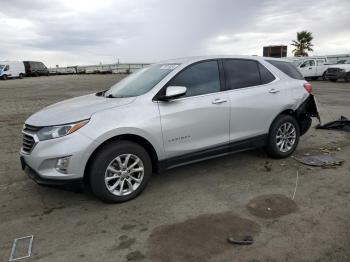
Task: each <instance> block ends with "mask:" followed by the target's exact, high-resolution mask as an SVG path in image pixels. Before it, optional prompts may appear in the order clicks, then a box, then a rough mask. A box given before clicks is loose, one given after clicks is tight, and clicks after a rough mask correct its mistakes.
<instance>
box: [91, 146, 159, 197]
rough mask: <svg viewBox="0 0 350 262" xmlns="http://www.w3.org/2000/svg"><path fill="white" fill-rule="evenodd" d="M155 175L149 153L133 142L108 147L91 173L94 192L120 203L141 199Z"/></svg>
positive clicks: (104, 149) (96, 157) (93, 164)
mask: <svg viewBox="0 0 350 262" xmlns="http://www.w3.org/2000/svg"><path fill="white" fill-rule="evenodd" d="M151 175H152V162H151V159H150V157H149V155H148V153H147V151H146V150H145V149H144V148H143V147H142V146H140V145H138V144H136V143H133V142H131V141H117V142H113V143H111V144H108V145H106V146H104V147H103V148H102V149H100V150H99V152H98V153H97V155H96V156H95V157H94V160H93V163H92V165H91V170H90V175H89V179H90V186H91V189H92V192H93V193H94V194H95V195H96V196H97V197H98V198H99V199H101V200H103V201H105V202H109V203H120V202H125V201H128V200H131V199H133V198H135V197H136V196H138V195H139V194H140V193H141V192H142V191H143V190H144V189H145V187H146V185H147V183H148V181H149V179H150V177H151Z"/></svg>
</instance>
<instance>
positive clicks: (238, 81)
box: [223, 59, 260, 89]
mask: <svg viewBox="0 0 350 262" xmlns="http://www.w3.org/2000/svg"><path fill="white" fill-rule="evenodd" d="M223 63H224V70H225V78H226V88H227V89H237V88H243V87H248V86H257V85H260V74H259V69H258V63H257V62H255V61H252V60H243V59H224V60H223Z"/></svg>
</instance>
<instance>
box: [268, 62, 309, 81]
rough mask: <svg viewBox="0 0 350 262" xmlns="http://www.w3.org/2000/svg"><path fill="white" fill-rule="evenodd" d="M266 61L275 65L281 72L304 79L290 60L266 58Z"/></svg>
mask: <svg viewBox="0 0 350 262" xmlns="http://www.w3.org/2000/svg"><path fill="white" fill-rule="evenodd" d="M266 62H268V63H270V64H271V65H273V66H275V67H277V68H278V69H279V70H281V71H282V72H283V73H285V74H286V75H288V76H289V77H291V78H294V79H299V80H304V77H303V75H302V74H301V73H300V72H299V71H298V69H297V68H296V67H295V65H294V64H293V63H291V62H285V61H277V60H266Z"/></svg>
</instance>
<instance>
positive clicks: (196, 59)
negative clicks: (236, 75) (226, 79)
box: [157, 55, 290, 64]
mask: <svg viewBox="0 0 350 262" xmlns="http://www.w3.org/2000/svg"><path fill="white" fill-rule="evenodd" d="M225 58H226V59H227V58H236V59H251V60H257V61H261V60H277V61H286V62H290V61H289V60H287V59H282V58H273V57H262V56H248V55H210V56H192V57H182V58H176V59H169V60H165V61H159V62H158V63H157V64H170V63H172V64H192V63H195V62H199V61H203V60H210V59H225Z"/></svg>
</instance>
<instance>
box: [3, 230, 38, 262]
mask: <svg viewBox="0 0 350 262" xmlns="http://www.w3.org/2000/svg"><path fill="white" fill-rule="evenodd" d="M33 238H34V236H33V235H31V236H25V237H20V238H16V239H15V240H14V241H13V244H12V249H11V254H10V258H9V261H17V260H20V259H24V258H28V257H30V256H31V255H32V246H33Z"/></svg>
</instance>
